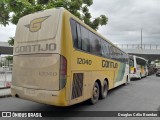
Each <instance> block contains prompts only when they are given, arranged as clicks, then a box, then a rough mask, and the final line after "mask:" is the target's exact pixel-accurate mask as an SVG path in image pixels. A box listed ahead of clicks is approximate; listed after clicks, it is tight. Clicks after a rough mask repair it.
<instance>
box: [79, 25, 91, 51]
mask: <svg viewBox="0 0 160 120" xmlns="http://www.w3.org/2000/svg"><path fill="white" fill-rule="evenodd" d="M81 39H82V50H84V51H87V52H90V43H89V31H88V30H87V29H86V28H84V27H83V26H81Z"/></svg>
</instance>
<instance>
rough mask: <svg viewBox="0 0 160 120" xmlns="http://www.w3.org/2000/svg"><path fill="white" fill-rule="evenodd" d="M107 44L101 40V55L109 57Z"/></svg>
mask: <svg viewBox="0 0 160 120" xmlns="http://www.w3.org/2000/svg"><path fill="white" fill-rule="evenodd" d="M108 46H109V44H108V43H107V42H106V41H104V40H102V48H103V50H102V54H103V57H106V58H110V54H109V49H108Z"/></svg>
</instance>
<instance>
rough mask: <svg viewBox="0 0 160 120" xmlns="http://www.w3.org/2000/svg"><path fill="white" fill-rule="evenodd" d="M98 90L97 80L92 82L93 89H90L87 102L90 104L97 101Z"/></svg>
mask: <svg viewBox="0 0 160 120" xmlns="http://www.w3.org/2000/svg"><path fill="white" fill-rule="evenodd" d="M99 91H100V90H99V85H98V83H97V82H95V83H94V85H93V90H92V98H91V99H89V103H90V104H92V105H93V104H95V103H97V102H98V99H99V93H100V92H99Z"/></svg>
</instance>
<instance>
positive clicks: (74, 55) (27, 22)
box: [11, 8, 129, 106]
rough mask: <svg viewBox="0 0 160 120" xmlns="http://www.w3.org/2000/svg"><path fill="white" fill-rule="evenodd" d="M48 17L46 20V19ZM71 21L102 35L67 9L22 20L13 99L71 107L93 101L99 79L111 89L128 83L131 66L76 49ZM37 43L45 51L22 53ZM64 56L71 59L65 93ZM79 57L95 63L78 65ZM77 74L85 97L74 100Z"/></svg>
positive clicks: (19, 25)
mask: <svg viewBox="0 0 160 120" xmlns="http://www.w3.org/2000/svg"><path fill="white" fill-rule="evenodd" d="M53 13H54V14H53ZM34 16H36V17H34ZM46 16H47V17H46ZM44 17H45V19H43V20H42V18H44ZM38 18H40V19H38ZM71 18H72V19H74V20H76V21H77V22H79V23H80V24H82V25H83V26H85V27H86V28H88V29H89V30H90V31H92V32H93V33H95V34H98V33H97V32H95V31H94V30H92V29H91V28H90V27H88V26H87V25H85V24H84V23H83V22H82V21H80V20H79V19H78V18H76V17H75V16H73V15H72V14H71V13H69V12H68V11H67V10H65V9H63V8H60V9H50V10H47V11H42V12H38V13H34V14H31V15H29V16H26V17H25V18H22V19H20V22H19V24H18V26H17V30H16V37H15V46H14V65H13V80H12V87H11V91H12V96H16V97H20V98H22V99H27V100H31V101H35V102H39V103H44V104H49V105H55V106H69V105H73V104H76V103H80V102H82V101H85V100H87V99H89V98H91V96H92V89H93V84H94V83H95V81H97V80H98V81H100V84H101V87H102V86H103V82H104V80H107V81H108V84H109V89H112V88H115V87H117V86H119V85H121V84H124V83H125V82H126V78H127V77H128V74H129V67H128V64H125V63H121V62H118V61H115V60H111V59H106V58H103V57H99V56H95V55H91V54H88V53H85V52H82V51H80V50H77V49H75V48H74V47H73V41H72V34H71V26H70V19H71ZM35 19H38V20H41V24H40V23H39V24H38V25H37V24H36V21H38V20H35ZM54 19H58V20H54ZM52 20H53V21H52ZM50 23H51V24H50ZM33 24H36V26H37V28H31V27H32V26H33ZM52 27H55V28H54V29H52ZM29 28H30V29H31V30H29ZM22 35H23V36H22ZM98 35H99V34H98ZM99 36H101V35H99ZM101 37H102V36H101ZM102 38H103V37H102ZM34 43H35V44H36V45H39V46H37V50H40V49H41V51H36V50H35V51H33V52H30V51H29V50H30V49H28V48H30V47H25V49H24V51H22V49H23V47H21V46H26V45H32V47H33V45H34ZM53 43H54V44H53ZM111 44H112V43H111ZM54 45H56V47H55V46H54ZM47 46H48V47H49V46H50V47H51V50H52V51H47V50H46V51H43V50H44V48H45V49H47ZM38 47H39V48H40V47H42V48H40V49H39V48H38ZM54 47H55V49H54ZM27 49H28V51H27ZM31 49H33V48H31ZM35 49H36V48H35ZM43 55H44V56H45V57H44V56H43ZM60 55H61V56H64V57H65V58H66V60H67V76H66V78H67V79H66V85H65V87H64V88H63V89H61V90H59V89H58V86H59V81H58V80H59V77H58V76H59V67H60V66H59V64H60ZM79 58H80V59H85V60H88V61H90V62H91V64H90V65H89V64H77V60H78V59H79ZM102 61H104V62H105V61H109V62H113V63H114V64H116V65H117V67H116V68H107V67H102ZM46 71H47V73H46ZM75 73H83V76H84V77H83V91H82V96H80V97H78V98H75V99H72V98H71V96H72V84H73V75H74V74H75ZM122 73H123V74H122Z"/></svg>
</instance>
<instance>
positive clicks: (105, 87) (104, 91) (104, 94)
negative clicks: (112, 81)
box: [100, 80, 108, 99]
mask: <svg viewBox="0 0 160 120" xmlns="http://www.w3.org/2000/svg"><path fill="white" fill-rule="evenodd" d="M107 95H108V82H107V81H106V80H104V83H103V86H102V90H101V94H100V98H101V99H105V98H106V97H107Z"/></svg>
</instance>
